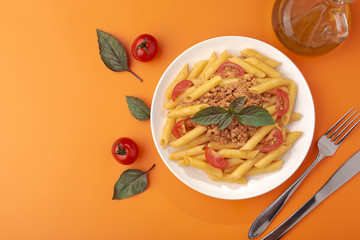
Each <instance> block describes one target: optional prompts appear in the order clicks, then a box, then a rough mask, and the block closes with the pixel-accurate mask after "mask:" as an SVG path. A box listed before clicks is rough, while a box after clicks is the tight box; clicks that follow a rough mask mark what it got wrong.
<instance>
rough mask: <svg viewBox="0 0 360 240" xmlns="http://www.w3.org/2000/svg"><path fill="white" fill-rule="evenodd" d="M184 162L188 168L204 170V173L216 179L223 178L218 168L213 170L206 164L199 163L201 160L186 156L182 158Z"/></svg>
mask: <svg viewBox="0 0 360 240" xmlns="http://www.w3.org/2000/svg"><path fill="white" fill-rule="evenodd" d="M184 160H185V162H186V163H187V164H188V166H191V167H196V168H199V169H201V170H204V171H205V172H207V173H210V174H212V175H214V176H216V177H222V176H223V172H222V171H221V169H220V168H215V167H213V166H211V165H210V164H209V163H207V162H204V161H201V160H199V159H196V158H193V157H188V156H186V157H185V158H184Z"/></svg>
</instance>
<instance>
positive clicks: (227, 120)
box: [218, 113, 233, 130]
mask: <svg viewBox="0 0 360 240" xmlns="http://www.w3.org/2000/svg"><path fill="white" fill-rule="evenodd" d="M232 120H233V119H232V116H231V115H230V114H229V113H226V114H224V115H223V117H222V118H221V119H220V121H219V123H218V128H219V130H222V129H225V128H227V127H228V126H229V124H230V123H231V122H232Z"/></svg>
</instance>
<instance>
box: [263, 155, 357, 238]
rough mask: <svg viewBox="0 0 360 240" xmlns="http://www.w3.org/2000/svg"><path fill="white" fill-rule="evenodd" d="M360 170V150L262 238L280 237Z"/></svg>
mask: <svg viewBox="0 0 360 240" xmlns="http://www.w3.org/2000/svg"><path fill="white" fill-rule="evenodd" d="M359 172H360V150H359V151H357V152H356V153H355V154H354V155H353V156H352V157H350V158H349V159H348V160H347V161H346V162H345V163H344V164H343V165H342V166H341V167H340V168H339V169H338V170H337V171H336V172H335V173H334V174H333V175H332V176H331V177H330V178H329V180H328V181H327V182H326V183H325V184H324V186H322V188H321V189H320V190H319V191H318V192H317V193H315V195H314V196H313V197H312V198H310V199H309V200H308V201H307V202H306V203H305V204H304V205H302V206H301V207H300V208H299V209H298V210H297V211H296V212H294V213H293V214H292V215H291V216H290V217H289V218H288V219H286V220H285V221H284V222H283V223H281V224H280V225H279V226H278V227H277V228H276V229H274V230H273V231H272V232H271V233H269V234H268V235H267V236H266V237H264V238H263V239H262V240H274V239H279V238H281V237H282V236H283V235H285V233H287V232H288V231H289V230H290V229H291V228H292V227H293V226H295V225H296V224H297V223H298V222H299V221H300V220H301V219H302V218H303V217H305V216H306V215H307V214H308V213H309V212H310V211H311V210H313V209H314V208H315V207H316V206H317V205H319V203H321V202H322V201H323V200H324V199H325V198H327V197H328V196H330V194H332V193H333V192H335V191H336V190H337V189H338V188H340V187H341V186H342V185H343V184H345V183H346V182H347V181H349V180H350V179H351V178H352V177H354V176H355V175H356V174H357V173H359Z"/></svg>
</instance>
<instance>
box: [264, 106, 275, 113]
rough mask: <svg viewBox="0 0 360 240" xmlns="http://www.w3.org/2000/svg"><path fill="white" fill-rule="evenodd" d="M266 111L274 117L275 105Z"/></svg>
mask: <svg viewBox="0 0 360 240" xmlns="http://www.w3.org/2000/svg"><path fill="white" fill-rule="evenodd" d="M266 110H267V111H268V112H269V113H270V115H274V114H275V113H276V105H272V106H270V107H267V108H266Z"/></svg>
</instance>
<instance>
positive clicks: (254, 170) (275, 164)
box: [245, 161, 283, 177]
mask: <svg viewBox="0 0 360 240" xmlns="http://www.w3.org/2000/svg"><path fill="white" fill-rule="evenodd" d="M282 164H283V162H282V161H273V162H271V163H270V164H269V165H267V166H266V167H264V168H257V167H252V168H251V169H250V170H249V171H248V172H247V173H245V177H249V176H253V175H258V174H263V173H268V172H273V171H276V170H278V169H280V168H281V166H282Z"/></svg>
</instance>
